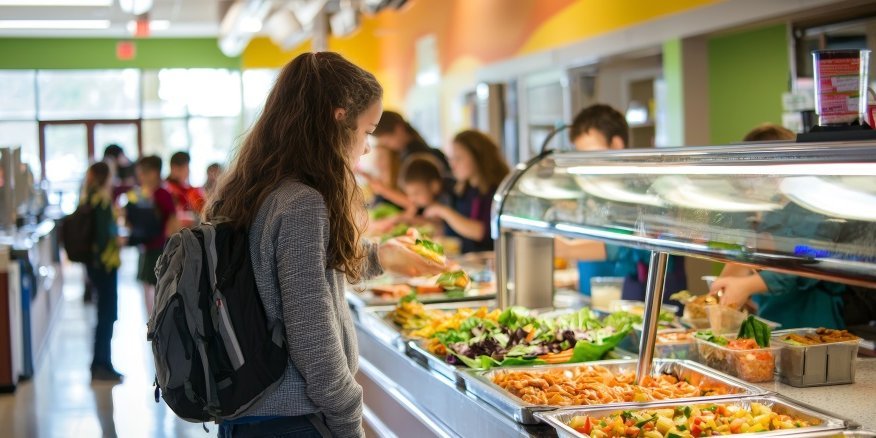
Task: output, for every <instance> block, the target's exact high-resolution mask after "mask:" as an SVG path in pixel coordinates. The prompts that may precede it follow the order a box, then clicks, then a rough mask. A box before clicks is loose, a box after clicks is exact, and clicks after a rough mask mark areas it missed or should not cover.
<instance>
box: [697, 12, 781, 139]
mask: <svg viewBox="0 0 876 438" xmlns="http://www.w3.org/2000/svg"><path fill="white" fill-rule="evenodd" d="M708 47H709V110H710V115H709V119H710V121H711V122H710V125H711V128H710V129H711V141H712V143H713V144H726V143H734V142H739V141H742V137H744V136H745V134H746V133H747V132H748V131H749V130H751V129H752V128H754V127H755V126H757V125H759V124H761V123H766V122H770V123H776V124H779V125H781V122H782V93H784V92H786V91H788V81H789V80H790V75H791V71H790V66H789V62H790V61H789V59H788V50H789V46H788V35H787V29H786V27H785V25H779V26H772V27H767V28H763V29H757V30H753V31H747V32H741V33H735V34H732V35H728V36H721V37H716V38H712V39H710V40H709V42H708Z"/></svg>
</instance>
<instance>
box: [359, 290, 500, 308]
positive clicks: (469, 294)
mask: <svg viewBox="0 0 876 438" xmlns="http://www.w3.org/2000/svg"><path fill="white" fill-rule="evenodd" d="M350 295H351V296H352V297H350V299H351V301H352V303H353V305H354V306H356V307H375V306H378V307H379V306H395V305H396V304H398V301H399V299H400V298H385V297H381V296H379V295H375V294H374V293H373V292H371V291H370V290H366V291H363V292H352V293H350ZM495 299H496V293H495V292H488V293H481V292H480V290H479V289H470V290H468V291H466V292H465V294H464V295H463V296H461V297H459V296H454V295H449V294H447V293H431V294H419V295H417V300H419V301H420V302H421V303H423V304H441V303H458V302H469V303H470V302H478V301H489V300H495Z"/></svg>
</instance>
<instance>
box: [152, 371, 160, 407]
mask: <svg viewBox="0 0 876 438" xmlns="http://www.w3.org/2000/svg"><path fill="white" fill-rule="evenodd" d="M153 386H155V403H158V400H159V399H160V398H161V388H159V387H158V376H155V383H154V384H153Z"/></svg>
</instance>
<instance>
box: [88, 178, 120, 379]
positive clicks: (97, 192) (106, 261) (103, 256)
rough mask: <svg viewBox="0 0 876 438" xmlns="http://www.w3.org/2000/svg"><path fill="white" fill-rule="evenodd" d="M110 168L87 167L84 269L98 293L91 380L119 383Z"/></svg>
mask: <svg viewBox="0 0 876 438" xmlns="http://www.w3.org/2000/svg"><path fill="white" fill-rule="evenodd" d="M110 173H111V172H110V167H109V165H108V164H107V163H104V162H102V161H101V162H97V163H94V164H92V165H91V166H90V167H89V168H88V172H87V173H86V175H85V187H84V190H83V192H84V193H83V195H82V200H81V201H80V202H85V203H87V204H88V205H90V206H91V214H92V220H93V227H94V229H93V230H92V236H94V241H93V243H92V260H91V262H89V263H87V264H86V266H85V268H86V271H87V272H88V278H89V279H90V280H91V284H92V286H93V288H94V290H95V291H96V292H97V326H96V327H95V329H94V359H93V360H92V362H91V378H92V380H106V381H114V382H117V381H120V380H121V379H122V375H121V374H119V372H118V371H116V369H115V367H113V363H112V350H111V344H112V338H113V324H114V323H115V321H116V320H117V319H118V301H119V292H118V284H119V283H118V269H119V265H121V259H120V258H119V244H118V229H117V226H116V217H115V214H114V213H113V198H112V192H111V187H112V185H111V178H110Z"/></svg>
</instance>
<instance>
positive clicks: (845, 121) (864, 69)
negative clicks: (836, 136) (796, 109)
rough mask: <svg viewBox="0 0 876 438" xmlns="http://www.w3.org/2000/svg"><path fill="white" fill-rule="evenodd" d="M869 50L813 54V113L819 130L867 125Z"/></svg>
mask: <svg viewBox="0 0 876 438" xmlns="http://www.w3.org/2000/svg"><path fill="white" fill-rule="evenodd" d="M869 66H870V51H869V50H857V49H855V50H816V51H813V52H812V70H813V72H814V73H815V112H816V114H818V124H819V125H821V126H842V125H850V124H853V123H855V122H858V123H864V122H866V121H867V74H868V70H869Z"/></svg>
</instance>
